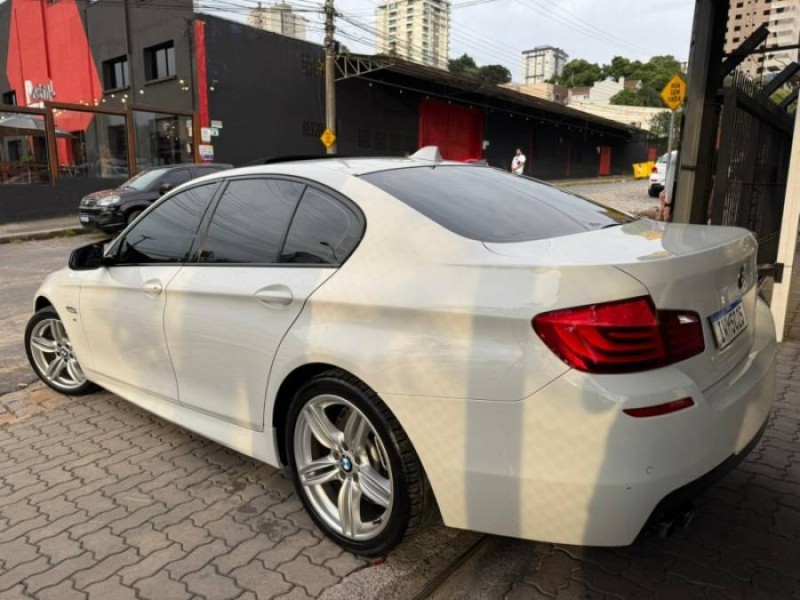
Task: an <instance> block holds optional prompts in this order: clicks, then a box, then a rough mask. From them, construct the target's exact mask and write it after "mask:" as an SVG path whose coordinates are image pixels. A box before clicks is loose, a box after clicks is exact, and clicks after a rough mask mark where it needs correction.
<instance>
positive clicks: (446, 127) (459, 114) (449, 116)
mask: <svg viewBox="0 0 800 600" xmlns="http://www.w3.org/2000/svg"><path fill="white" fill-rule="evenodd" d="M419 143H420V146H439V151H440V152H441V153H442V156H443V157H444V158H446V159H448V160H461V161H463V160H469V159H471V158H481V156H482V155H483V152H482V147H483V112H482V111H480V110H478V109H475V108H469V107H468V106H460V105H458V104H448V103H447V102H441V101H440V100H421V101H420V105H419Z"/></svg>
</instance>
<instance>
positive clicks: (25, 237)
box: [0, 227, 94, 244]
mask: <svg viewBox="0 0 800 600" xmlns="http://www.w3.org/2000/svg"><path fill="white" fill-rule="evenodd" d="M70 231H71V232H72V233H67V232H70ZM87 233H94V230H93V229H86V228H84V227H62V228H60V229H45V230H42V231H27V232H20V233H10V234H6V235H0V244H16V243H20V242H28V241H30V240H48V239H51V238H54V237H72V236H75V235H85V234H87Z"/></svg>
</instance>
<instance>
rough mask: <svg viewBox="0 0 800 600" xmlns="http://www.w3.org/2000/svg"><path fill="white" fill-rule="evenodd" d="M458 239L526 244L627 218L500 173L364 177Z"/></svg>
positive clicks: (420, 171) (421, 170)
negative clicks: (461, 237)
mask: <svg viewBox="0 0 800 600" xmlns="http://www.w3.org/2000/svg"><path fill="white" fill-rule="evenodd" d="M362 178H363V179H365V180H366V181H368V182H369V183H371V184H373V185H375V186H377V187H378V188H380V189H382V190H383V191H385V192H388V193H390V194H391V195H392V196H394V197H395V198H398V199H400V200H402V201H403V202H405V203H406V204H408V205H409V206H411V207H412V208H414V209H416V210H418V211H419V212H420V213H422V214H423V215H425V216H426V217H428V218H429V219H432V220H433V221H435V222H436V223H438V224H439V225H441V226H442V227H446V228H447V229H449V230H450V231H452V232H454V233H457V234H458V235H461V236H464V237H466V238H470V239H473V240H479V241H482V242H524V241H531V240H541V239H547V238H552V237H557V236H560V235H569V234H573V233H580V232H582V231H591V230H594V229H600V228H601V227H608V226H610V225H618V224H621V223H625V222H627V221H629V220H630V217H628V216H627V215H626V214H624V213H621V212H619V211H616V210H614V209H613V208H610V207H607V206H603V205H601V204H596V203H594V202H592V201H590V200H587V199H586V198H582V197H581V196H578V195H576V194H572V193H570V192H567V191H565V190H561V189H559V188H556V187H553V186H550V185H547V184H544V183H541V182H538V181H536V180H534V179H529V178H527V177H520V176H518V175H511V174H510V173H504V172H503V171H499V170H497V169H488V168H486V167H470V166H463V167H460V166H439V167H413V168H407V169H395V170H391V171H377V172H375V173H368V174H367V175H363V176H362Z"/></svg>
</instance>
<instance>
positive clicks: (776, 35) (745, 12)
mask: <svg viewBox="0 0 800 600" xmlns="http://www.w3.org/2000/svg"><path fill="white" fill-rule="evenodd" d="M762 25H767V27H768V28H769V37H768V38H767V41H766V45H767V46H791V45H797V43H798V40H800V0H732V1H731V3H730V9H729V11H728V27H727V29H726V31H725V46H724V52H725V53H729V52H733V51H734V50H736V48H738V47H739V45H740V44H741V43H742V42H744V41H745V40H746V39H747V38H748V37H749V36H750V35H751V34H752V33H753V32H754V31H755V30H756V29H758V28H759V27H761V26H762ZM797 56H798V54H797V48H789V49H787V50H776V51H774V52H767V53H761V54H752V55H750V56H748V57H747V58H746V59H745V60H744V62H743V63H742V65H741V67H740V69H741V70H743V71H745V72H746V73H748V74H749V75H750V76H751V77H752V78H754V79H758V80H762V79H763V80H766V79H768V78H769V77H770V76H771V74H775V73H778V72H780V71H782V70H783V69H784V68H785V67H786V66H787V65H788V64H789V63H791V62H792V61H796V60H797Z"/></svg>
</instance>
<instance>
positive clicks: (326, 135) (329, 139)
mask: <svg viewBox="0 0 800 600" xmlns="http://www.w3.org/2000/svg"><path fill="white" fill-rule="evenodd" d="M319 139H320V141H321V142H322V144H323V145H324V146H325V147H326V148H330V147H331V146H333V144H334V142H336V134H335V133H333V132H332V131H331V130H330V128H329V127H326V128H325V131H323V132H322V135H321V136H319Z"/></svg>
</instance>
